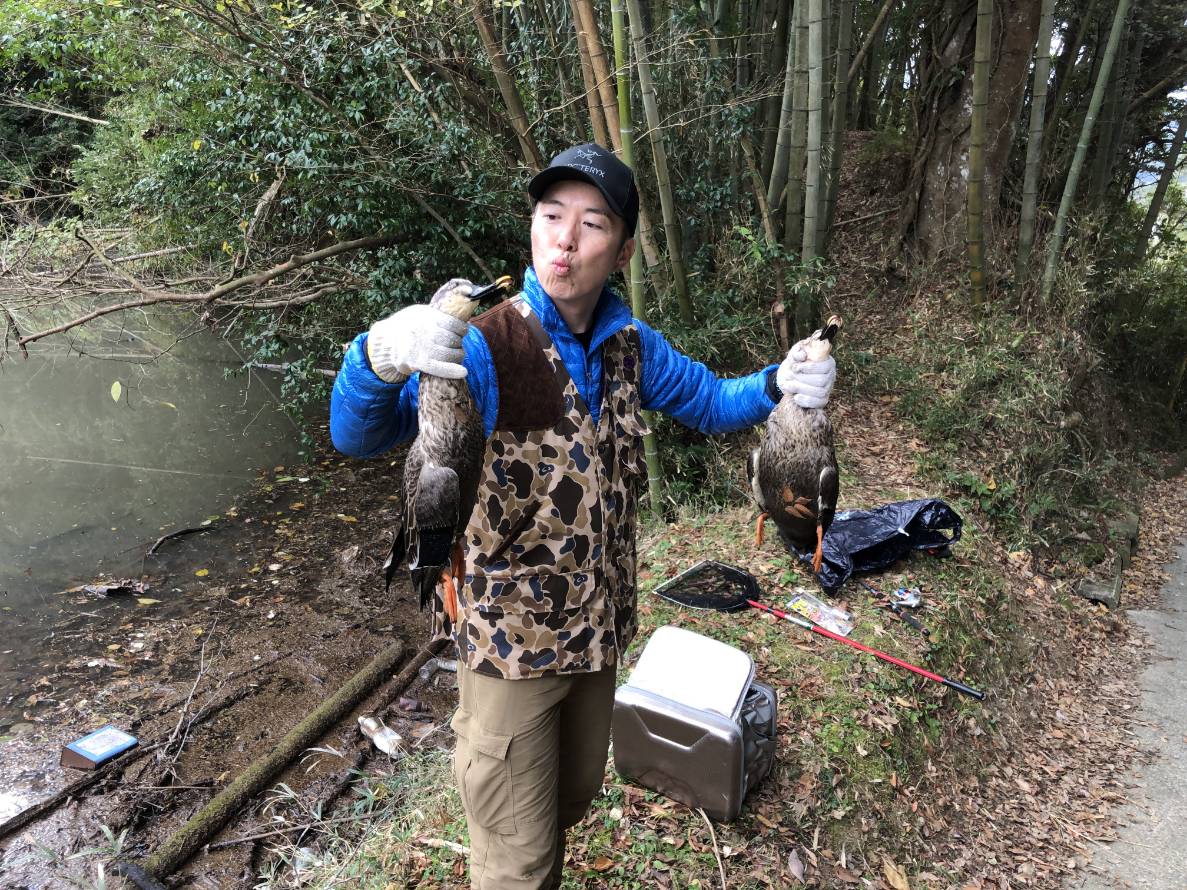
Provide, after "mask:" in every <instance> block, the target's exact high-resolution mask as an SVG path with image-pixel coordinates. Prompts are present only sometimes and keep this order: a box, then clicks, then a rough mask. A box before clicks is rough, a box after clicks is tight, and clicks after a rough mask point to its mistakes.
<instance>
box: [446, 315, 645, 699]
mask: <svg viewBox="0 0 1187 890" xmlns="http://www.w3.org/2000/svg"><path fill="white" fill-rule="evenodd" d="M474 324H475V325H476V326H477V327H478V328H479V330H481V331H482V333H483V336H484V337H485V339H486V342H487V344H488V345H489V347H490V350H491V356H492V358H493V360H494V365H495V372H496V375H497V380H498V387H499V413H498V419H497V420H496V423H495V429H494V432H493V434H492V435H491V437H490V438H489V439H488V440H487V443H486V454H485V455H484V457H483V475H482V479H481V481H480V482H479V487H478V503H477V506H476V507H475V508H474V513H473V514H472V515H471V517H470V524H469V527H468V528H467V529H466V540H465V549H466V557H465V563H466V568H465V571H466V575H465V583H464V584H463V585H462V589H461V590H460V591H459V592H458V605H459V611H458V623H457V627H456V628H450V627H448V619H446V618H444V616H442V615H441V614H440V613H438V617H437V621H436V622H435V625H436V626H435V629H436V630H437V631H438V633H452V635H453V637H454V639H455V640H456V642H457V647H458V654H459V657H460V658H461V659H462V661H463V663H464V664H465V665H466V666H467V667H469V668H470V669H471V670H475V671H479V672H481V673H484V674H489V675H493V676H499V677H504V678H507V679H520V678H524V677H537V676H541V675H543V674H555V673H580V672H585V671H596V670H601V669H602V668H607V667H613V666H614V665H615V664H616V663H617V658H618V655H619V653H621V652H622V651H623V650H624V649H625V648H626V646H627V645H628V644H629V643H630V641H631V639H632V638H633V637H634V635H635V631H636V629H637V627H638V618H637V615H636V612H635V512H636V504H637V501H638V496H639V493H640V491H641V489H642V487H643V486H644V484H645V481H646V468H645V465H644V462H643V438H642V437H643V433H644V425H643V418H642V415H641V413H640V396H639V372H640V365H641V358H640V340H639V334H638V331H637V330H636V329H635V328H634V327H633V326H630V327H627V328H625V329H623V330H621V331H619V332H618V333H616V334H614V335H613V336H611V337H610V338H609V339H607V340H606V341H605V343H604V344H603V345H602V347H601V348H602V367H603V375H604V376H603V394H602V410H601V413H600V415H599V418H598V423H597V425H596V426H595V425H594V422H593V418H592V416H591V415H590V412H589V409H588V407H587V406H586V405H585V403H584V401H583V400H582V398H581V395H580V394H579V392H578V390H577V387H576V386H575V385H574V383H573V380H572V379H571V378H570V377H569V372H568V370H567V369H566V368H565V364H564V362H563V361H562V360H561V357H560V353H559V352H558V351H557V349H556V347H555V346H554V345H553V343H552V340H551V338H550V337H549V336H548V334H547V333H546V332H545V330H544V328H543V326H542V325H541V324H540V320H539V319H538V318H537V317H536V316H535V315H534V314H533V313H532V311H531V309H530V308H529V306H528V304H527V303H526V302H525V301H524V300H523V298H522V296H521V297H517V298H515V299H514V300H510V301H508V302H506V303H504V304H502V305H500V306H498V307H497V308H495V309H493V310H491V311H489V312H486V313H483V315H482V316H480V317H479V318H478V319H476V320H475V322H474Z"/></svg>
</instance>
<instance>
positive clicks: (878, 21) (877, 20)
mask: <svg viewBox="0 0 1187 890" xmlns="http://www.w3.org/2000/svg"><path fill="white" fill-rule="evenodd" d="M892 6H894V0H885V2H883V4H882V8H881V9H879V10H878V14H877V15H876V16H875V17H874V23H873V24H872V25H870V30H869V31H868V32H866V39H865V40H863V41H862V43H861V49H859V50H858V51H857V55H855V56H854V57H853V61H852V62H850V63H849V73H848V76H847V78H846V79H847V80H848V81H849V82H850V83H853V79H854V78H855V77H857V72H858V71H860V70H861V63H862V62H864V61H865V60H866V56H867V55H868V54H869V52H870V49H871V48H872V47H873V45H874V41H875V40H876V39H877V37H878V30H879V29H880V28H881V27H882V23H883V22H884V21H886V16H888V15H889V14H890V8H891V7H892Z"/></svg>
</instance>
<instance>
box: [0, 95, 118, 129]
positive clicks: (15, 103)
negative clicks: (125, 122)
mask: <svg viewBox="0 0 1187 890" xmlns="http://www.w3.org/2000/svg"><path fill="white" fill-rule="evenodd" d="M0 103H2V104H4V105H7V106H9V107H10V108H25V109H28V110H29V111H40V112H41V113H42V114H52V115H55V116H57V117H68V118H70V119H71V120H76V121H83V122H84V123H88V124H98V125H99V126H103V127H107V126H110V125H111V121H105V120H101V119H100V118H97V117H87V116H86V115H85V114H78V113H76V112H73V111H65V110H64V109H61V108H53V107H52V106H49V105H38V104H36V103H35V102H22V101H21V100H20V99H3V100H0Z"/></svg>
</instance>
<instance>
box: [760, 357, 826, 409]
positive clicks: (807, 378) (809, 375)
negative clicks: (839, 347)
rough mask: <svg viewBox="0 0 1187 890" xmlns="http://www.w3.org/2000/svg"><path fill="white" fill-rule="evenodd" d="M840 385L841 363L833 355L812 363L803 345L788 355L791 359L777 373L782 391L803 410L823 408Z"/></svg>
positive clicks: (776, 380)
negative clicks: (838, 367) (834, 388)
mask: <svg viewBox="0 0 1187 890" xmlns="http://www.w3.org/2000/svg"><path fill="white" fill-rule="evenodd" d="M836 382H837V362H836V360H835V359H834V358H833V357H832V356H831V355H830V356H827V357H826V358H824V359H821V360H820V361H817V362H810V361H808V353H807V351H806V350H805V349H804V346H803V343H797V344H796V345H795V346H793V347H791V349H790V350H788V352H787V358H785V359H783V363H782V364H781V365H779V370H778V371H776V372H775V385H776V386H778V387H779V392H781V393H783V395H785V396H791V397H792V398H793V399H794V400H795V403H796V404H797V405H799V406H800V407H801V408H823V407H824V406H825V405H827V404H828V397H829V395H830V394H831V393H832V391H833V384H834V383H836Z"/></svg>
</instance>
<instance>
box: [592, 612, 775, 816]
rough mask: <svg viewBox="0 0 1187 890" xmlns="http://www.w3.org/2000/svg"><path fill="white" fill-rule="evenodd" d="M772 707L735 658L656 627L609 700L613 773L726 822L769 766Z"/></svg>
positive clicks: (743, 660) (703, 640)
mask: <svg viewBox="0 0 1187 890" xmlns="http://www.w3.org/2000/svg"><path fill="white" fill-rule="evenodd" d="M776 705H777V699H776V696H775V690H774V689H772V688H771V687H770V686H768V685H767V684H765V683H762V682H759V681H757V680H755V679H754V661H753V659H751V657H750V656H749V655H747V654H746V653H745V652H742V651H741V650H739V649H736V648H734V647H733V646H730V645H728V644H726V643H722V642H719V641H717V640H714V639H710V638H709V637H705V636H702V635H700V634H697V633H693V632H692V631H689V630H684V629H683V628H678V627H672V626H665V627H661V628H659V629H658V630H657V631H656V632H655V633H654V634H652V636H651V639H650V640H648V642H647V645H646V647H645V648H644V649H643V653H642V655H640V656H639V663H638V665H636V667H635V669H634V671H632V672H631V675H630V678H629V679H628V680H627V682H626V683H624V684H623V685H622V686H620V687H619V688H618V690H617V692H615V695H614V722H613V737H614V765H615V768H616V769H617V770H618V772H619V773H621V774H622V775H624V776H627V777H629V778H631V779H634V780H635V781H636V782H638V783H639V784H640V785H643V786H644V787H646V788H651V789H652V790H654V791H658V792H660V793H661V794H664V795H666V796H668V797H670V798H672V799H673V800H678V801H680V802H681V803H684V804H687V805H688V806H690V807H701V808H702V809H704V811H705V812H706V813H707V814H708V815H709V816H710V817H712V818H714V819H717V820H719V821H723V822H728V821H730V820H732V819H734V818H735V817H736V816H737V815H738V812H739V810H740V809H741V808H742V801H743V800H744V799H745V797H746V794H747V792H749V791H750V790H751V789H753V788H754V787H755V786H756V785H757V784H758V783H759V782H761V781H762V779H763V778H764V777H765V776H766V774H767V773H768V772H769V771H770V769H771V765H772V764H773V763H774V759H775V716H776V714H775V712H776Z"/></svg>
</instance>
